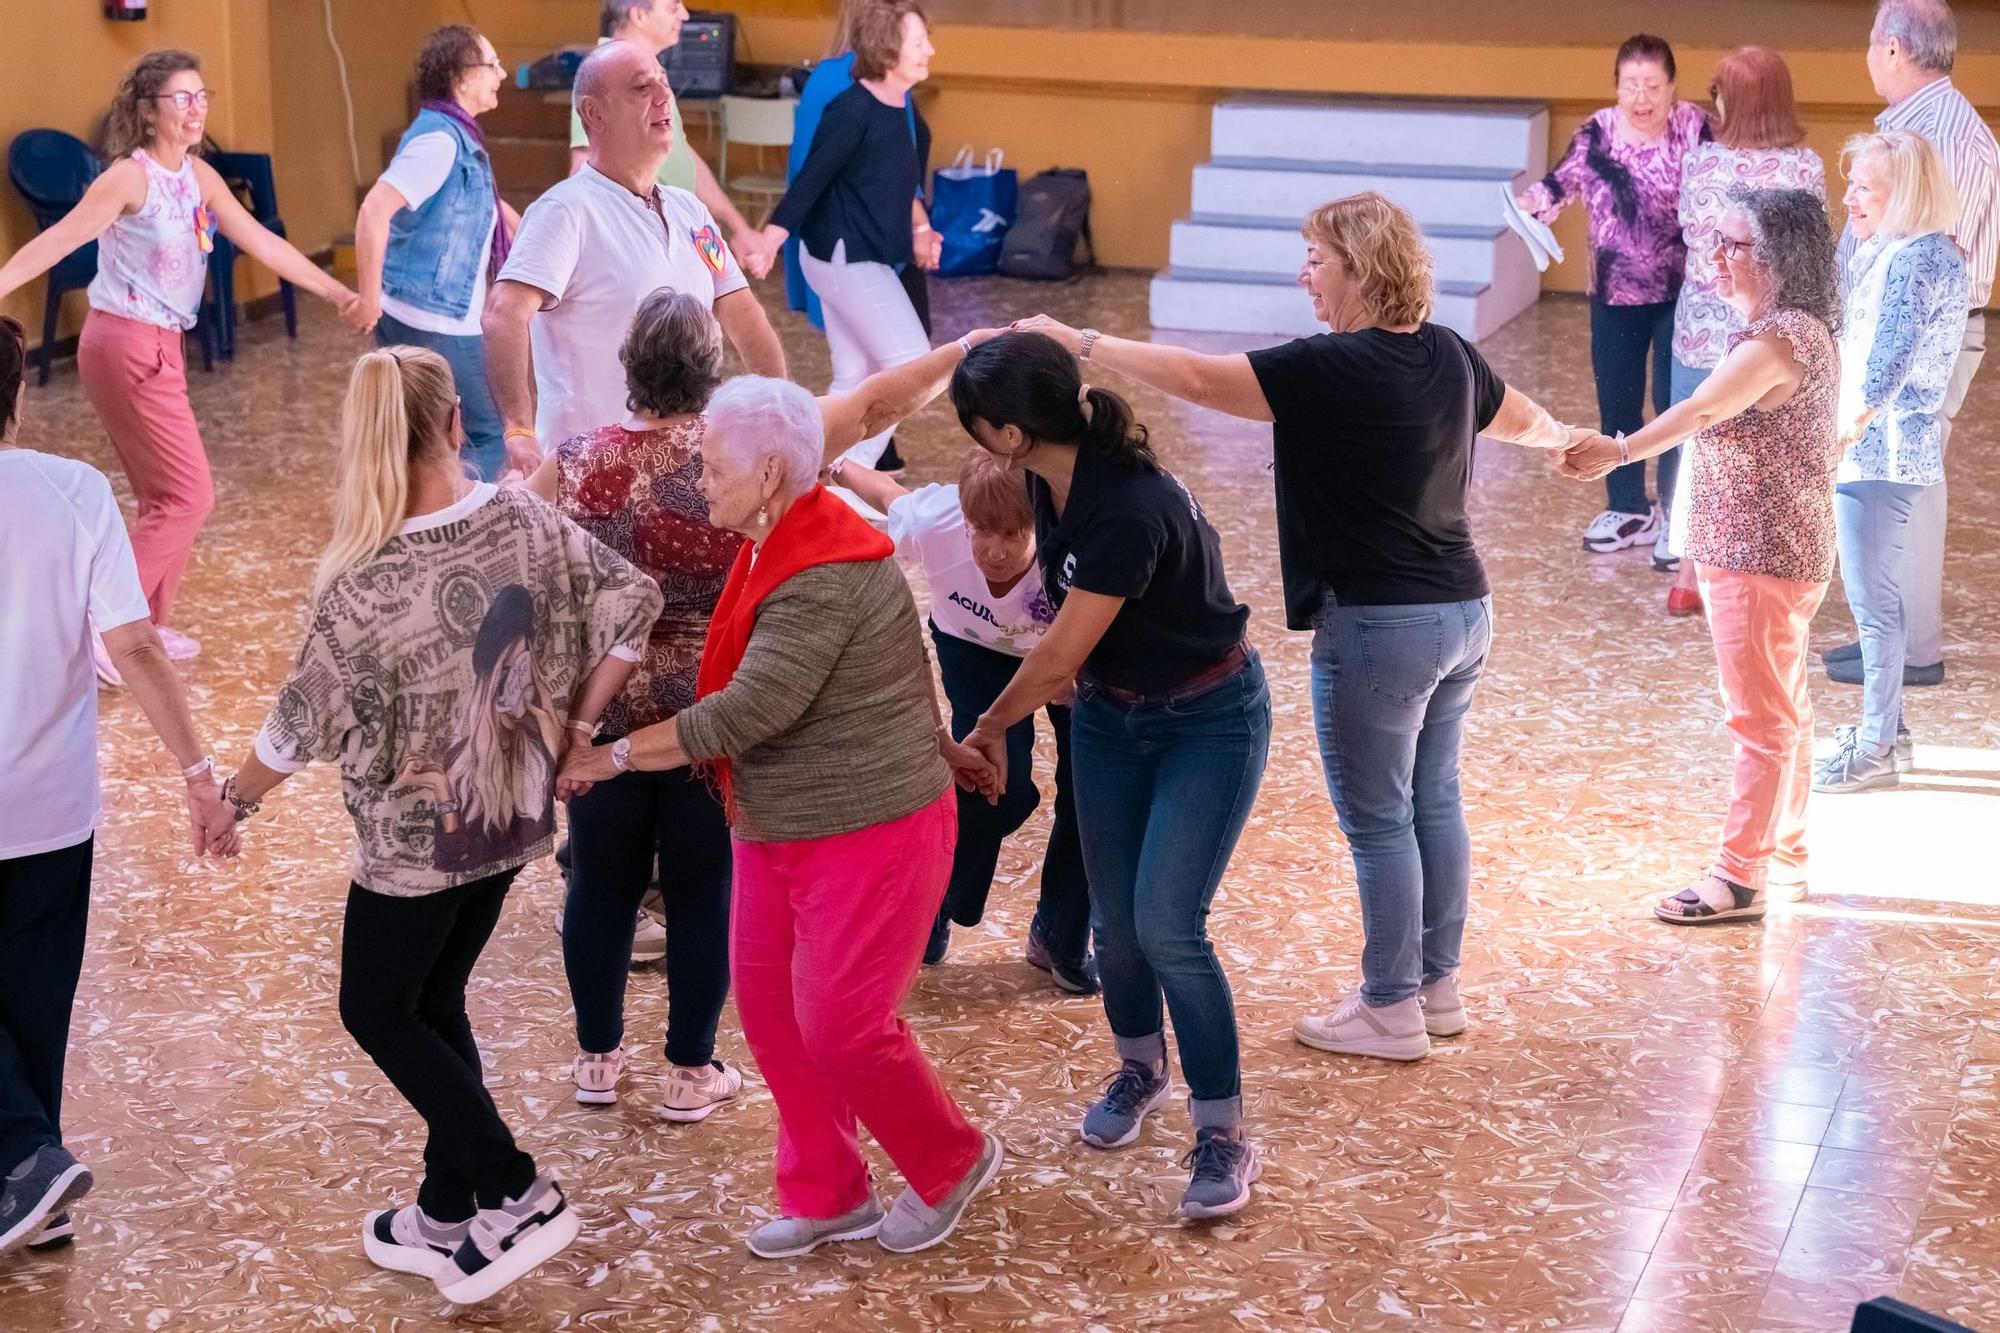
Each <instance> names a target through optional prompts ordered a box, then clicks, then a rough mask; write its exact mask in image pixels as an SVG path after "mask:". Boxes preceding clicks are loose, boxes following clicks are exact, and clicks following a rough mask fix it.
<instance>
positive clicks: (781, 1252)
mask: <svg viewBox="0 0 2000 1333" xmlns="http://www.w3.org/2000/svg"><path fill="white" fill-rule="evenodd" d="M882 1217H883V1213H882V1204H881V1202H880V1201H879V1200H877V1199H876V1197H875V1194H874V1192H873V1191H872V1190H871V1191H870V1192H869V1194H868V1198H867V1199H866V1200H864V1201H863V1202H862V1204H861V1206H860V1207H859V1208H856V1209H854V1210H853V1211H851V1212H846V1213H842V1214H841V1215H840V1216H839V1217H778V1218H773V1219H772V1220H771V1221H769V1222H766V1223H765V1224H764V1225H763V1226H761V1227H758V1228H757V1229H756V1230H755V1231H753V1232H751V1233H750V1235H749V1237H748V1238H747V1239H746V1240H745V1241H744V1244H746V1245H747V1246H749V1249H750V1253H752V1254H754V1255H756V1256H757V1257H758V1258H759V1259H795V1258H797V1257H798V1256H799V1255H802V1254H811V1253H812V1252H813V1251H814V1250H816V1249H818V1248H819V1247H820V1246H822V1245H825V1244H827V1243H828V1242H829V1241H836V1240H866V1239H868V1237H870V1236H872V1235H874V1234H875V1233H876V1232H878V1231H880V1230H881V1229H882Z"/></svg>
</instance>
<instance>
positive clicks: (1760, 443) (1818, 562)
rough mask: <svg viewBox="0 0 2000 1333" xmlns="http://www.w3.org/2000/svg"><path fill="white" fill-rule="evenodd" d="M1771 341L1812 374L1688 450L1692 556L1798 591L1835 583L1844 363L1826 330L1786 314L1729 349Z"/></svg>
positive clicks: (1768, 319) (1749, 331) (1769, 318)
mask: <svg viewBox="0 0 2000 1333" xmlns="http://www.w3.org/2000/svg"><path fill="white" fill-rule="evenodd" d="M1766 333H1774V334H1776V335H1777V336H1778V337H1780V338H1782V339H1783V340H1784V341H1785V342H1786V343H1787V344H1788V345H1789V346H1790V349H1791V353H1792V357H1793V359H1794V360H1796V361H1797V362H1798V363H1799V364H1800V365H1801V366H1802V367H1804V369H1805V374H1804V376H1803V377H1802V378H1801V379H1800V380H1799V385H1798V387H1797V388H1796V389H1794V390H1793V391H1792V396H1791V397H1790V398H1787V399H1786V400H1785V401H1784V402H1782V403H1780V404H1779V405H1778V406H1776V407H1774V408H1771V409H1770V410H1768V411H1766V410H1764V409H1762V408H1759V407H1754V406H1752V407H1746V408H1744V409H1743V411H1741V412H1739V413H1737V414H1736V415H1735V416H1733V417H1731V418H1729V419H1728V420H1727V421H1718V422H1717V423H1716V424H1714V425H1713V426H1710V427H1708V428H1707V429H1706V430H1703V431H1699V432H1697V433H1696V434H1695V436H1694V438H1693V439H1692V440H1690V441H1689V443H1690V444H1692V445H1693V446H1694V452H1693V459H1692V461H1691V462H1686V463H1684V464H1683V468H1684V470H1683V472H1682V473H1681V475H1682V476H1683V477H1686V478H1689V480H1688V482H1687V484H1688V485H1689V487H1690V488H1691V489H1690V490H1689V492H1688V540H1687V555H1688V557H1689V558H1690V559H1692V560H1694V561H1695V562H1696V563H1698V564H1703V565H1712V566H1714V567H1715V568H1717V569H1731V570H1735V571H1737V572H1738V573H1742V574H1767V575H1769V576H1771V577H1772V578H1780V579H1790V580H1792V581H1793V582H1795V583H1824V582H1826V581H1827V580H1828V579H1829V578H1831V577H1832V576H1833V468H1834V464H1835V463H1836V462H1837V461H1838V460H1839V457H1840V445H1839V442H1838V440H1837V439H1836V435H1835V428H1834V408H1835V406H1836V403H1837V400H1838V398H1839V393H1840V384H1839V380H1840V355H1839V352H1838V351H1837V350H1836V349H1835V347H1834V343H1833V335H1832V334H1831V333H1829V332H1828V331H1827V327H1826V325H1824V324H1822V323H1820V322H1819V321H1818V320H1817V319H1815V318H1813V317H1812V316H1811V315H1808V314H1807V313H1806V312H1805V311H1803V310H1780V311H1777V312H1776V313H1774V314H1770V315H1766V316H1764V317H1763V318H1762V319H1759V320H1754V321H1752V322H1751V323H1750V325H1749V326H1748V327H1747V328H1745V329H1744V330H1743V331H1742V332H1740V333H1737V334H1733V335H1732V336H1731V338H1730V343H1729V345H1730V347H1731V348H1734V347H1735V346H1736V344H1737V343H1739V342H1742V341H1744V340H1745V339H1748V338H1756V337H1759V336H1761V335H1763V334H1766Z"/></svg>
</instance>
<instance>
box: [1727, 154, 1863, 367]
mask: <svg viewBox="0 0 2000 1333" xmlns="http://www.w3.org/2000/svg"><path fill="white" fill-rule="evenodd" d="M1729 202H1730V203H1731V204H1733V205H1734V206H1736V207H1737V208H1740V209H1742V210H1743V213H1744V216H1745V217H1747V218H1749V219H1750V253H1751V256H1752V257H1753V258H1755V259H1756V261H1757V267H1759V268H1761V269H1762V270H1764V272H1765V273H1767V274H1769V275H1770V278H1771V283H1772V288H1773V290H1772V294H1771V304H1772V305H1773V306H1775V307H1776V308H1777V309H1779V310H1803V311H1805V312H1806V313H1807V314H1808V315H1811V316H1812V317H1813V318H1814V319H1816V320H1818V321H1819V322H1820V323H1822V324H1824V325H1826V329H1827V332H1828V333H1838V332H1840V314H1841V301H1840V278H1839V275H1838V273H1837V272H1836V270H1835V268H1834V263H1833V230H1832V228H1830V227H1828V226H1827V222H1826V205H1825V204H1823V203H1821V202H1820V198H1819V196H1818V195H1816V194H1812V193H1809V192H1808V191H1805V190H1753V189H1749V188H1747V187H1745V186H1741V185H1739V186H1737V187H1735V188H1734V189H1732V190H1731V191H1730V192H1729Z"/></svg>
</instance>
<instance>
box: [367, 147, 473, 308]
mask: <svg viewBox="0 0 2000 1333" xmlns="http://www.w3.org/2000/svg"><path fill="white" fill-rule="evenodd" d="M457 165H458V140H456V139H454V138H452V137H451V135H450V134H448V133H446V132H445V131H444V130H433V131H432V132H431V133H429V134H419V135H418V136H417V137H416V138H414V139H412V140H410V141H409V142H408V143H406V144H404V145H403V147H402V150H401V151H399V152H398V153H397V154H396V156H395V159H394V160H393V161H391V162H390V163H389V165H388V166H386V167H384V168H383V169H382V179H383V180H384V181H386V182H388V184H389V186H390V188H392V189H394V190H395V191H396V193H397V194H400V195H402V196H403V201H404V202H405V203H407V204H408V205H409V206H410V207H411V208H412V209H418V208H422V207H423V206H424V205H425V204H426V203H429V202H430V197H431V196H432V195H434V194H436V193H437V192H438V191H439V190H440V189H443V188H444V183H445V180H446V178H447V177H449V176H450V175H451V169H452V168H453V167H455V166H457ZM499 222H500V210H499V209H498V208H495V209H494V210H493V222H492V223H490V224H489V225H488V226H487V228H486V234H485V235H484V236H481V237H480V238H479V255H480V259H479V276H478V277H477V278H475V279H474V280H473V283H472V299H471V301H470V302H469V303H467V305H466V307H465V313H464V314H463V315H459V316H457V317H456V318H454V317H453V316H451V315H440V314H437V313H436V312H435V311H430V310H419V309H418V308H417V307H416V306H413V305H411V304H409V303H408V302H407V301H398V300H397V299H396V298H395V297H393V296H391V295H389V294H388V293H387V292H384V293H382V313H383V314H385V315H387V316H389V317H390V318H391V319H396V320H401V321H402V322H403V323H405V324H407V325H409V326H410V327H411V328H413V329H422V330H423V331H424V332H425V333H436V334H441V335H443V336H445V337H448V338H477V337H478V336H479V318H480V316H481V315H483V314H485V313H486V273H487V270H488V268H490V267H491V262H490V261H489V260H488V259H487V258H486V256H487V254H489V253H490V252H491V251H492V249H493V228H494V227H495V226H498V225H499Z"/></svg>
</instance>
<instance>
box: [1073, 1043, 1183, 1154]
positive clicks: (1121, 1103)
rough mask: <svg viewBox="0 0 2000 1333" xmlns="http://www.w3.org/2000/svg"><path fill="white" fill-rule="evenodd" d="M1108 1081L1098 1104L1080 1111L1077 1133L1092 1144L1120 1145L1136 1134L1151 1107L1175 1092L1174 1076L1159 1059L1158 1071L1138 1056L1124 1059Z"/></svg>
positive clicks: (1099, 1145)
mask: <svg viewBox="0 0 2000 1333" xmlns="http://www.w3.org/2000/svg"><path fill="white" fill-rule="evenodd" d="M1105 1083H1106V1084H1108V1085H1109V1086H1107V1087H1106V1088H1105V1089H1104V1095H1103V1096H1102V1097H1099V1098H1098V1099H1097V1105H1095V1106H1093V1107H1091V1108H1090V1109H1089V1110H1088V1111H1085V1112H1084V1113H1083V1123H1082V1124H1081V1125H1079V1126H1077V1133H1078V1134H1080V1135H1081V1136H1082V1137H1083V1141H1084V1142H1085V1143H1088V1144H1089V1145H1090V1146H1091V1147H1093V1148H1122V1147H1124V1146H1125V1145H1126V1144H1128V1143H1130V1142H1131V1141H1132V1140H1133V1139H1136V1138H1138V1137H1139V1126H1140V1125H1142V1124H1144V1123H1145V1121H1146V1115H1147V1113H1148V1112H1150V1111H1154V1110H1157V1109H1158V1108H1160V1107H1161V1106H1164V1105H1165V1104H1166V1101H1167V1098H1169V1097H1171V1096H1173V1094H1174V1080H1173V1078H1172V1077H1171V1076H1170V1075H1169V1074H1168V1073H1167V1066H1166V1064H1165V1063H1164V1062H1162V1063H1161V1065H1160V1068H1159V1070H1158V1072H1155V1071H1154V1069H1153V1067H1152V1066H1151V1065H1149V1064H1146V1063H1144V1062H1143V1061H1139V1060H1127V1061H1126V1062H1125V1063H1124V1064H1122V1065H1120V1066H1119V1067H1118V1072H1117V1073H1115V1074H1113V1075H1112V1076H1111V1077H1110V1078H1108V1079H1106V1080H1105Z"/></svg>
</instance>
